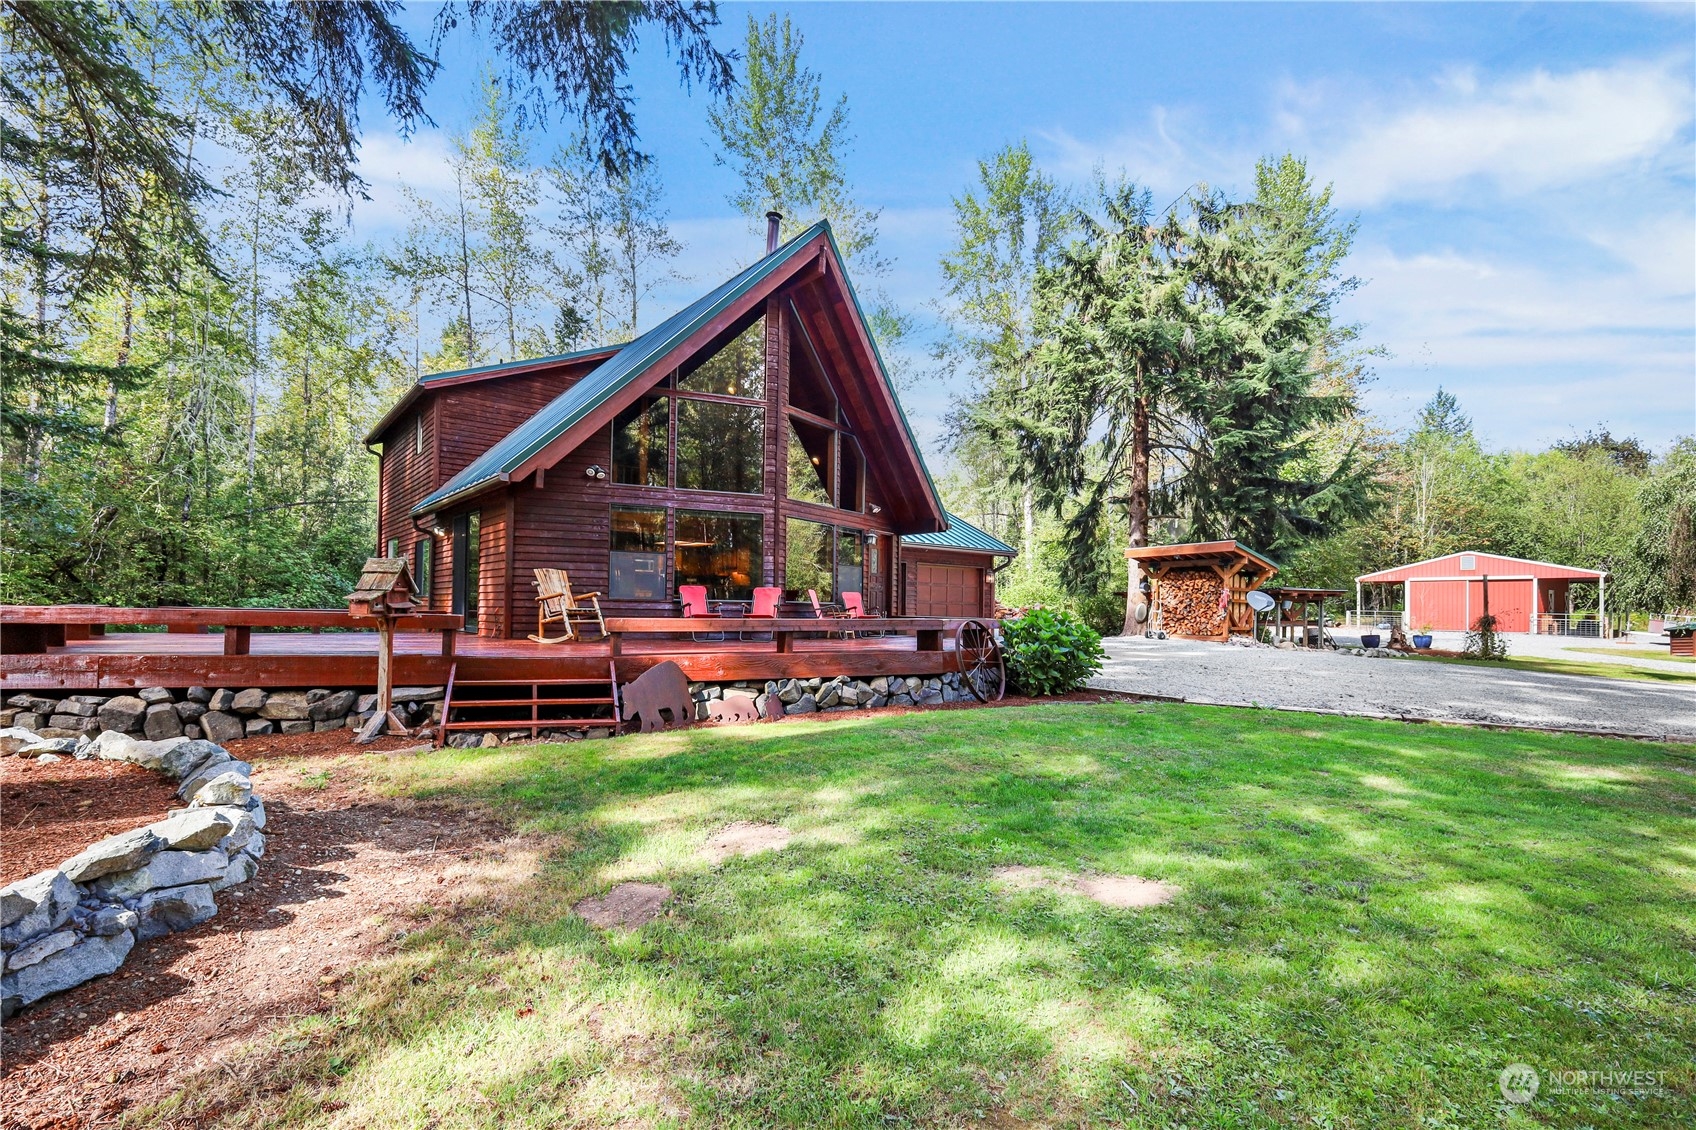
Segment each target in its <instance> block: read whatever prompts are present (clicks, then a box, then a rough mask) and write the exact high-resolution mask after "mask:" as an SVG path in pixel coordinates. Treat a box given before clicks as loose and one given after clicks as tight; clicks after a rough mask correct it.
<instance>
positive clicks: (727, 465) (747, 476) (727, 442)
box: [676, 397, 766, 494]
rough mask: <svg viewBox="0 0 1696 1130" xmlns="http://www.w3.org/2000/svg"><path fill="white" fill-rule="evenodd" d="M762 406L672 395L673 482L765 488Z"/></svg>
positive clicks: (749, 490) (735, 489) (739, 490)
mask: <svg viewBox="0 0 1696 1130" xmlns="http://www.w3.org/2000/svg"><path fill="white" fill-rule="evenodd" d="M765 433H766V407H765V405H764V404H732V403H729V402H726V401H722V400H694V399H688V398H684V397H678V398H677V480H676V481H677V487H678V489H679V490H709V491H720V492H723V493H727V494H762V493H764V491H765V451H766V442H765Z"/></svg>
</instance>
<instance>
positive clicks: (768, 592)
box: [738, 587, 783, 639]
mask: <svg viewBox="0 0 1696 1130" xmlns="http://www.w3.org/2000/svg"><path fill="white" fill-rule="evenodd" d="M782 599H783V590H782V589H780V588H771V587H761V588H757V589H755V590H754V606H753V607H752V608H750V609H749V610H748V619H750V620H775V619H777V602H778V601H779V600H782ZM738 634H739V635H740V636H741V637H742V638H743V639H748V638H749V634H748V633H747V632H740V633H738ZM755 634H756V635H757V634H758V633H755Z"/></svg>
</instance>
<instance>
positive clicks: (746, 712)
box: [707, 694, 760, 723]
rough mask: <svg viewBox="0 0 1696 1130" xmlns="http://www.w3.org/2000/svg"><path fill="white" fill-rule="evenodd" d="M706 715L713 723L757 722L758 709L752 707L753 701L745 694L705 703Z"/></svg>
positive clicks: (727, 696) (758, 717) (710, 700)
mask: <svg viewBox="0 0 1696 1130" xmlns="http://www.w3.org/2000/svg"><path fill="white" fill-rule="evenodd" d="M707 715H708V716H709V717H711V718H712V720H713V721H714V722H722V723H735V722H758V721H759V720H760V709H759V707H757V706H755V705H754V700H753V699H751V698H749V697H748V696H747V695H745V694H732V695H726V696H724V697H723V698H715V699H709V700H708V701H707Z"/></svg>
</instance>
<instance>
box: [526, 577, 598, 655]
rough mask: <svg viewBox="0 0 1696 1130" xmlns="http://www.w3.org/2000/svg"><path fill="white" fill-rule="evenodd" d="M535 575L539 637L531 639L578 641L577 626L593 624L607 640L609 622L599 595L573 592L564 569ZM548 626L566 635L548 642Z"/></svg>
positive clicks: (540, 641) (535, 636)
mask: <svg viewBox="0 0 1696 1130" xmlns="http://www.w3.org/2000/svg"><path fill="white" fill-rule="evenodd" d="M535 573H536V579H535V581H533V582H532V583H533V584H534V585H535V586H536V634H535V635H533V636H531V637H530V638H531V639H533V640H535V641H536V642H537V643H564V642H565V641H567V640H572V639H576V638H578V633H577V625H578V624H594V625H595V626H596V627H597V628H599V629H600V633H601V638H602V639H605V638H606V635H607V622H606V618H605V617H603V616H602V615H601V594H600V593H598V592H579V593H574V592H572V591H571V578H570V577H568V576H566V575H565V570H564V569H537V570H535ZM549 624H559V625H560V626H561V627H562V628H564V629H565V634H564V635H563V636H555V637H554V638H553V639H549V638H548V625H549Z"/></svg>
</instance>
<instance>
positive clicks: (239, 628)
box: [224, 624, 253, 655]
mask: <svg viewBox="0 0 1696 1130" xmlns="http://www.w3.org/2000/svg"><path fill="white" fill-rule="evenodd" d="M252 649H253V629H252V628H250V627H248V626H247V625H245V624H236V625H230V624H226V625H224V654H225V655H246V654H248V653H249V652H250V651H252Z"/></svg>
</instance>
